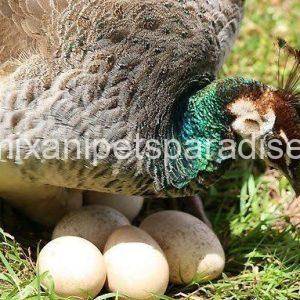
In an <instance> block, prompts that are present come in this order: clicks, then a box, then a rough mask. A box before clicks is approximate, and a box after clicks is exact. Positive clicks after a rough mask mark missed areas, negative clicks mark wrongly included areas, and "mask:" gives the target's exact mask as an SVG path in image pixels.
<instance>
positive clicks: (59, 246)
mask: <svg viewBox="0 0 300 300" xmlns="http://www.w3.org/2000/svg"><path fill="white" fill-rule="evenodd" d="M37 265H38V271H39V274H41V275H42V276H45V275H46V277H45V278H44V279H43V280H42V284H43V285H44V286H45V287H47V288H51V286H52V285H53V284H54V289H55V292H56V294H57V295H59V296H62V297H71V296H72V297H79V299H88V297H89V296H91V297H95V296H96V295H97V294H99V292H100V291H101V289H102V288H103V285H104V283H105V278H106V268H105V264H104V259H103V256H102V254H101V252H100V251H99V250H98V248H97V247H96V246H94V245H93V244H92V243H90V242H89V241H87V240H84V239H82V238H79V237H70V236H68V237H67V236H66V237H61V238H58V239H55V240H53V241H51V242H50V243H48V244H47V245H46V246H45V247H44V248H43V249H42V251H41V252H40V254H39V256H38V262H37ZM43 274H45V275H43Z"/></svg>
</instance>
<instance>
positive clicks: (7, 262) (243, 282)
mask: <svg viewBox="0 0 300 300" xmlns="http://www.w3.org/2000/svg"><path fill="white" fill-rule="evenodd" d="M276 37H282V38H285V39H286V40H287V41H288V42H290V43H291V44H292V45H293V46H295V47H297V48H300V1H299V0H248V1H246V13H245V19H244V22H243V26H242V29H241V32H240V36H239V39H238V41H237V43H236V45H235V47H234V50H233V52H232V54H231V55H230V57H229V58H228V60H227V62H226V64H225V66H224V68H223V72H222V76H224V75H226V76H229V75H243V76H247V77H252V78H255V79H257V80H261V81H263V82H264V83H268V84H272V85H275V86H276V84H277V82H276V80H277V77H276V76H277V48H276V46H275V39H276ZM203 198H204V202H205V206H206V211H207V212H208V214H209V217H210V219H211V221H212V223H213V225H214V229H215V230H216V232H217V234H218V236H219V238H220V240H221V241H222V244H223V245H224V248H225V251H226V256H227V263H226V269H225V272H224V274H223V276H222V278H220V279H219V280H216V281H213V282H211V283H199V282H198V283H195V285H193V286H188V287H176V288H175V287H172V286H170V289H169V291H168V295H169V296H164V297H161V299H173V298H176V299H216V300H219V299H220V300H221V299H228V300H229V299H245V300H248V299H259V300H260V299H261V300H273V299H278V300H279V299H280V300H281V299H282V300H290V299H300V234H299V227H297V222H298V220H299V219H298V218H297V216H296V213H297V203H296V204H295V202H294V201H293V198H294V194H293V191H292V189H291V187H290V185H289V183H288V182H287V180H286V179H285V178H284V177H282V176H281V175H280V174H278V173H277V172H275V171H271V170H265V167H264V165H263V163H262V162H237V163H236V166H235V167H234V168H233V169H232V170H231V171H230V172H229V173H228V174H227V175H226V176H225V178H224V179H223V180H222V181H221V182H219V183H218V184H217V185H215V186H214V187H212V188H210V189H209V191H208V192H207V194H206V195H204V196H203ZM150 205H151V204H150ZM298 209H299V207H298ZM298 212H299V211H298ZM23 230H24V228H23ZM18 241H19V239H18ZM33 246H34V247H33V249H36V247H37V246H36V245H33ZM33 251H35V250H33ZM30 257H31V251H28V250H27V249H25V250H24V248H23V249H22V248H21V247H20V245H19V244H18V243H16V241H15V240H14V238H13V237H11V236H10V235H8V234H6V233H4V232H3V231H2V230H0V299H5V300H6V299H9V300H10V299H16V300H19V299H58V298H57V297H56V296H55V295H54V293H53V291H48V292H43V291H41V288H40V284H39V282H40V278H39V276H37V275H36V273H35V270H34V263H33V262H32V260H31V258H30ZM109 297H113V295H104V296H102V297H100V298H99V300H100V299H108V298H109Z"/></svg>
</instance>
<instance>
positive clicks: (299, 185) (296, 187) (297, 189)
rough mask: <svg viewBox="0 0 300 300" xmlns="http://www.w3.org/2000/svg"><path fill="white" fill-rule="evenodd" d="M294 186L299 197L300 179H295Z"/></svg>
mask: <svg viewBox="0 0 300 300" xmlns="http://www.w3.org/2000/svg"><path fill="white" fill-rule="evenodd" d="M292 187H293V189H294V191H295V193H296V197H299V196H300V181H299V180H297V181H293V182H292Z"/></svg>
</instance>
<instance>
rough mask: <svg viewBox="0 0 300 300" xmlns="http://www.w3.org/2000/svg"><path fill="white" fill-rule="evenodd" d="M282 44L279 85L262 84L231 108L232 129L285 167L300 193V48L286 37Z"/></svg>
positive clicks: (272, 161)
mask: <svg viewBox="0 0 300 300" xmlns="http://www.w3.org/2000/svg"><path fill="white" fill-rule="evenodd" d="M278 45H279V53H280V54H279V60H278V63H279V65H281V63H282V62H281V58H280V57H281V52H284V53H285V55H284V57H285V59H284V61H283V66H284V70H283V72H278V82H279V87H277V88H273V87H270V86H267V85H261V87H260V88H259V89H257V90H255V91H254V92H252V93H245V94H243V96H241V97H238V98H237V99H235V100H234V101H233V102H231V103H230V104H229V105H228V107H227V108H228V109H229V112H230V113H231V114H232V115H233V118H234V120H233V122H232V130H233V131H234V132H235V133H237V134H238V135H239V136H240V137H241V138H243V139H249V140H250V141H251V145H254V147H255V151H256V153H257V154H259V156H260V157H261V158H263V159H264V160H265V161H266V162H267V164H268V165H270V166H272V167H274V168H276V169H279V170H281V171H282V172H283V173H284V174H285V175H286V177H287V178H288V179H289V180H290V182H291V184H292V185H293V187H294V189H295V192H296V193H297V194H300V118H299V116H300V92H299V90H298V87H299V81H300V50H296V49H293V48H292V47H290V46H289V45H288V44H287V43H286V42H285V41H284V40H282V39H279V40H278ZM288 68H290V71H287V69H288ZM252 142H253V143H252Z"/></svg>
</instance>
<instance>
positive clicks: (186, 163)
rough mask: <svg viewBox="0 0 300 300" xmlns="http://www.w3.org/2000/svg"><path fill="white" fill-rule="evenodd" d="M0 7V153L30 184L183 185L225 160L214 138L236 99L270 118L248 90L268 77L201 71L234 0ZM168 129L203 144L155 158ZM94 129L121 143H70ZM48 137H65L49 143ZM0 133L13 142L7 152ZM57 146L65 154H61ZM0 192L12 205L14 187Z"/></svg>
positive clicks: (220, 47) (133, 191)
mask: <svg viewBox="0 0 300 300" xmlns="http://www.w3.org/2000/svg"><path fill="white" fill-rule="evenodd" d="M0 12H1V14H2V19H1V24H2V26H3V27H4V28H3V29H4V30H2V33H1V37H2V41H3V45H2V47H1V48H0V61H2V65H1V67H0V140H1V142H2V144H4V145H6V146H5V147H4V148H3V149H4V150H3V149H2V150H3V151H2V157H4V158H5V159H7V160H8V162H9V169H10V171H11V172H14V173H15V174H18V178H19V179H21V180H22V179H25V180H28V181H30V182H31V183H32V184H33V185H34V184H37V185H39V186H43V185H44V186H47V185H49V186H52V187H57V188H58V189H60V190H59V191H60V192H61V189H65V188H66V189H76V190H94V191H102V192H108V193H120V194H128V195H144V196H150V195H151V196H153V195H154V196H157V197H161V196H163V197H166V196H171V197H178V196H183V195H193V194H195V193H197V192H199V191H201V189H203V188H204V187H206V186H207V185H209V184H211V183H212V182H214V181H215V180H216V179H218V178H219V177H220V176H221V175H222V174H223V173H224V171H225V170H226V168H227V165H228V163H230V160H224V159H221V157H220V156H219V149H220V145H219V143H220V141H221V140H223V139H224V138H228V137H233V138H235V137H236V135H237V134H240V135H241V134H243V133H244V131H245V130H240V129H241V128H242V127H243V124H244V121H245V120H244V119H243V117H241V116H240V115H239V113H240V112H241V109H240V107H241V106H243V105H244V104H245V105H246V106H247V107H250V110H251V114H252V115H253V113H254V112H255V116H256V115H258V116H259V117H260V116H263V118H262V121H261V123H259V127H261V126H260V125H261V124H262V127H264V126H265V124H269V123H270V122H271V121H272V118H271V117H270V118H269V115H268V114H267V115H266V116H265V112H264V111H262V110H261V109H260V104H259V103H260V101H257V103H258V105H256V104H255V101H254V100H256V99H260V98H261V97H262V96H263V95H264V94H265V93H267V91H270V92H271V91H272V89H271V88H269V87H266V86H264V85H263V84H260V83H258V82H256V81H254V80H246V79H242V78H237V79H235V78H229V79H225V80H222V81H215V82H213V83H212V81H213V80H214V78H215V76H216V74H217V72H218V71H219V70H220V68H221V66H222V64H223V62H224V59H225V57H226V55H227V54H228V52H229V51H230V49H231V47H232V44H233V41H234V39H235V37H236V34H237V31H238V28H239V24H240V21H241V18H242V13H243V1H242V0H224V1H220V0H206V1H204V0H203V1H202V0H197V1H192V0H184V1H179V0H178V1H177V0H159V1H157V0H145V1H138V0H134V1H132V0H131V1H129V0H128V1H127V0H126V1H124V0H122V1H121V0H105V1H100V0H89V1H79V0H75V1H70V2H69V1H66V0H60V1H48V0H43V1H42V0H27V1H25V2H24V1H20V0H10V1H0ZM8 25H9V26H13V27H12V28H13V29H12V30H8ZM269 106H270V105H269ZM291 110H292V108H291ZM268 112H269V110H268ZM270 113H271V116H273V115H274V114H273V113H272V110H271V112H270ZM251 114H250V115H251ZM252 115H251V116H252ZM265 119H266V120H267V121H268V122H267V121H265ZM255 122H256V121H255ZM233 125H235V126H233ZM137 137H138V139H137ZM173 138H175V139H176V140H178V141H179V143H180V145H184V144H185V142H186V141H187V140H190V139H196V140H197V141H198V142H199V143H200V144H201V145H203V148H204V149H205V148H206V146H208V145H209V146H211V149H212V152H211V153H207V152H206V150H202V147H201V151H200V152H201V153H200V156H199V158H197V159H193V160H189V159H186V158H185V157H183V156H182V155H181V156H179V157H177V158H176V159H170V160H166V156H168V155H169V154H170V153H171V154H172V152H173V151H174V147H173V146H172V145H167V147H164V146H165V141H166V140H169V139H173ZM99 140H105V141H106V142H108V144H109V145H115V144H116V143H118V142H119V141H121V145H123V144H126V145H123V146H124V147H125V148H126V146H127V147H129V148H130V151H129V152H130V155H129V156H128V157H126V159H118V158H117V157H116V155H115V153H112V151H110V152H109V154H108V155H107V156H106V157H105V158H104V159H101V160H99V161H98V158H99V157H100V156H102V155H104V154H105V149H104V148H103V147H102V146H103V145H102V144H101V145H100V146H99V144H97V145H96V146H95V145H94V144H92V147H88V150H87V151H84V152H81V153H80V154H78V153H77V151H76V149H77V147H78V146H80V147H81V149H86V148H87V147H86V145H87V144H89V143H90V142H93V141H99ZM149 140H155V141H158V142H160V145H159V147H158V148H159V150H161V151H162V153H163V155H161V156H160V157H159V158H158V159H157V160H153V159H149V156H150V155H147V154H151V151H153V149H152V148H151V149H150V150H149V147H147V143H146V142H145V141H149ZM28 141H29V142H30V143H28ZM72 141H73V142H74V141H76V142H74V143H72ZM124 141H125V142H124ZM51 142H55V143H57V144H56V146H57V145H59V146H62V145H66V144H67V148H64V149H62V148H60V149H59V151H58V152H55V151H54V150H53V149H52V151H49V147H50V146H53V145H52V144H51ZM49 143H50V144H49ZM122 143H123V144H122ZM29 144H30V145H29ZM137 144H139V145H138V146H139V154H140V156H141V157H139V156H138V155H135V154H136V152H135V151H133V149H136V148H137ZM7 145H13V146H12V150H13V151H12V152H14V150H16V149H19V150H20V151H19V153H18V156H17V157H16V156H13V158H12V157H10V156H9V150H11V149H9V147H8V146H7ZM32 145H34V149H32ZM49 145H50V146H49ZM89 146H90V144H89ZM148 146H149V145H148ZM50 148H51V147H50ZM183 148H184V147H183ZM66 151H67V152H68V153H67V154H68V158H69V159H63V158H62V157H61V155H62V154H65V152H66ZM165 151H167V152H165ZM124 152H126V149H125V150H124V149H123V150H122V151H121V153H122V154H123V155H124ZM14 154H15V153H14ZM45 154H46V156H47V159H45ZM3 164H4V168H5V167H7V162H3ZM5 164H6V165H5ZM0 168H1V165H0ZM2 189H4V190H6V191H7V188H5V187H2ZM16 189H17V187H16ZM0 195H1V183H0ZM5 195H6V198H7V199H8V200H10V199H14V201H13V202H14V203H15V204H16V203H17V204H18V205H19V206H20V205H21V206H22V204H20V202H21V198H22V197H20V196H18V197H15V195H16V192H15V190H11V195H9V194H8V193H6V194H5Z"/></svg>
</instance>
